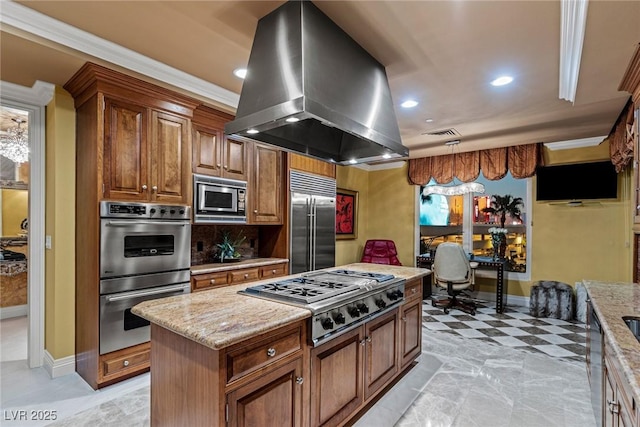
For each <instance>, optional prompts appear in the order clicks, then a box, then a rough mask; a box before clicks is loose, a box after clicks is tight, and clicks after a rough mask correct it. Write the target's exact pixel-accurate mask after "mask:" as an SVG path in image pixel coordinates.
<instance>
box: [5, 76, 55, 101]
mask: <svg viewBox="0 0 640 427" xmlns="http://www.w3.org/2000/svg"><path fill="white" fill-rule="evenodd" d="M54 91H55V85H52V84H51V83H46V82H43V81H40V80H37V81H36V82H35V83H34V84H33V86H32V87H27V86H20V85H17V84H14V83H10V82H4V81H0V98H2V99H3V100H14V101H20V102H25V103H27V104H32V105H37V106H39V107H43V106H46V105H47V104H48V103H49V101H51V99H52V98H53V92H54Z"/></svg>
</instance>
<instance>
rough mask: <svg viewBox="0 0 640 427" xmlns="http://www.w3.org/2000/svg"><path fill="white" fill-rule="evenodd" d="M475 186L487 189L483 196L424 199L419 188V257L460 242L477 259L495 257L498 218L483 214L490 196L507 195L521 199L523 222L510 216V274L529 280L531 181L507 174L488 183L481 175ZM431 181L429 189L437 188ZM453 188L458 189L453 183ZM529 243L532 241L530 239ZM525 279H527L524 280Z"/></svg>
mask: <svg viewBox="0 0 640 427" xmlns="http://www.w3.org/2000/svg"><path fill="white" fill-rule="evenodd" d="M476 182H478V183H481V184H483V185H484V187H485V192H484V194H481V193H469V194H463V195H457V196H443V195H440V194H429V195H426V196H425V195H424V193H423V189H424V187H420V195H419V197H418V200H419V204H420V209H419V211H420V253H428V252H431V253H433V252H435V249H436V247H437V246H438V244H440V243H442V242H445V241H447V242H457V243H460V244H462V245H463V247H464V248H465V251H467V252H469V253H473V254H474V256H481V257H490V256H493V247H492V244H491V236H490V235H489V231H488V230H489V228H491V227H500V225H501V224H500V219H501V218H499V216H496V215H492V214H489V213H486V212H483V211H482V210H483V209H484V208H486V207H487V206H490V202H491V196H492V195H494V194H495V195H500V196H504V195H506V194H510V195H512V196H513V197H514V198H515V197H520V198H521V199H522V201H523V206H521V211H522V214H521V219H522V221H519V220H518V219H517V218H511V217H510V216H509V215H507V217H506V219H505V225H504V226H505V228H506V229H507V249H506V251H505V258H506V259H507V261H508V263H507V266H506V270H507V271H512V272H516V273H526V276H527V277H528V276H529V274H528V271H529V268H528V258H527V237H528V233H530V229H529V228H528V226H527V219H528V217H529V215H530V210H529V209H530V205H531V179H514V178H513V177H512V176H511V174H510V173H509V174H507V176H505V177H504V178H503V179H501V180H498V181H489V180H487V179H485V178H484V177H483V176H482V175H480V177H478V179H477V180H476ZM434 184H435V182H434V181H433V180H432V181H431V182H429V184H427V185H434ZM450 185H452V186H453V185H456V184H454V183H452V184H450ZM529 240H530V239H529ZM520 279H525V280H526V277H521V278H520Z"/></svg>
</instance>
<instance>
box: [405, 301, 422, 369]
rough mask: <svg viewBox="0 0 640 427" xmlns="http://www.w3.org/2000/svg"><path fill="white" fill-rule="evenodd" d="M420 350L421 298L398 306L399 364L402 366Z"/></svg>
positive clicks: (413, 358) (410, 360)
mask: <svg viewBox="0 0 640 427" xmlns="http://www.w3.org/2000/svg"><path fill="white" fill-rule="evenodd" d="M421 351H422V300H420V299H416V300H413V301H409V302H407V303H405V304H404V305H403V306H402V307H400V366H401V367H402V368H404V367H405V366H406V365H407V364H409V363H411V362H412V361H413V360H415V358H416V357H418V355H419V354H420V352H421Z"/></svg>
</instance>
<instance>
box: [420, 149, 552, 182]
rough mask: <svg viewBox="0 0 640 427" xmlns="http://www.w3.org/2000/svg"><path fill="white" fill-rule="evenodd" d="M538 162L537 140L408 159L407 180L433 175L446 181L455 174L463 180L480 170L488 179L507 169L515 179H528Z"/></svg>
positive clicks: (472, 179)
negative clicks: (503, 146) (510, 145)
mask: <svg viewBox="0 0 640 427" xmlns="http://www.w3.org/2000/svg"><path fill="white" fill-rule="evenodd" d="M539 164H542V156H541V150H540V144H538V143H536V144H526V145H516V146H513V147H505V148H492V149H488V150H481V151H472V152H467V153H455V154H446V155H443V156H433V157H423V158H420V159H409V181H410V182H411V183H413V184H416V185H425V184H427V183H428V182H429V181H430V180H431V178H433V179H434V180H435V181H436V182H437V183H438V184H447V183H449V182H451V181H453V178H454V176H455V177H456V178H458V179H459V180H460V181H462V182H471V181H475V180H476V179H477V178H478V176H479V175H480V171H481V170H482V174H483V175H484V176H485V178H487V179H489V180H491V181H495V180H498V179H501V178H504V176H505V175H506V174H507V171H511V175H513V177H514V178H528V177H530V176H533V175H534V174H535V172H536V166H538V165H539Z"/></svg>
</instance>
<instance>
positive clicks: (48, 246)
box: [44, 236, 51, 249]
mask: <svg viewBox="0 0 640 427" xmlns="http://www.w3.org/2000/svg"><path fill="white" fill-rule="evenodd" d="M44 247H45V249H51V236H44Z"/></svg>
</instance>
